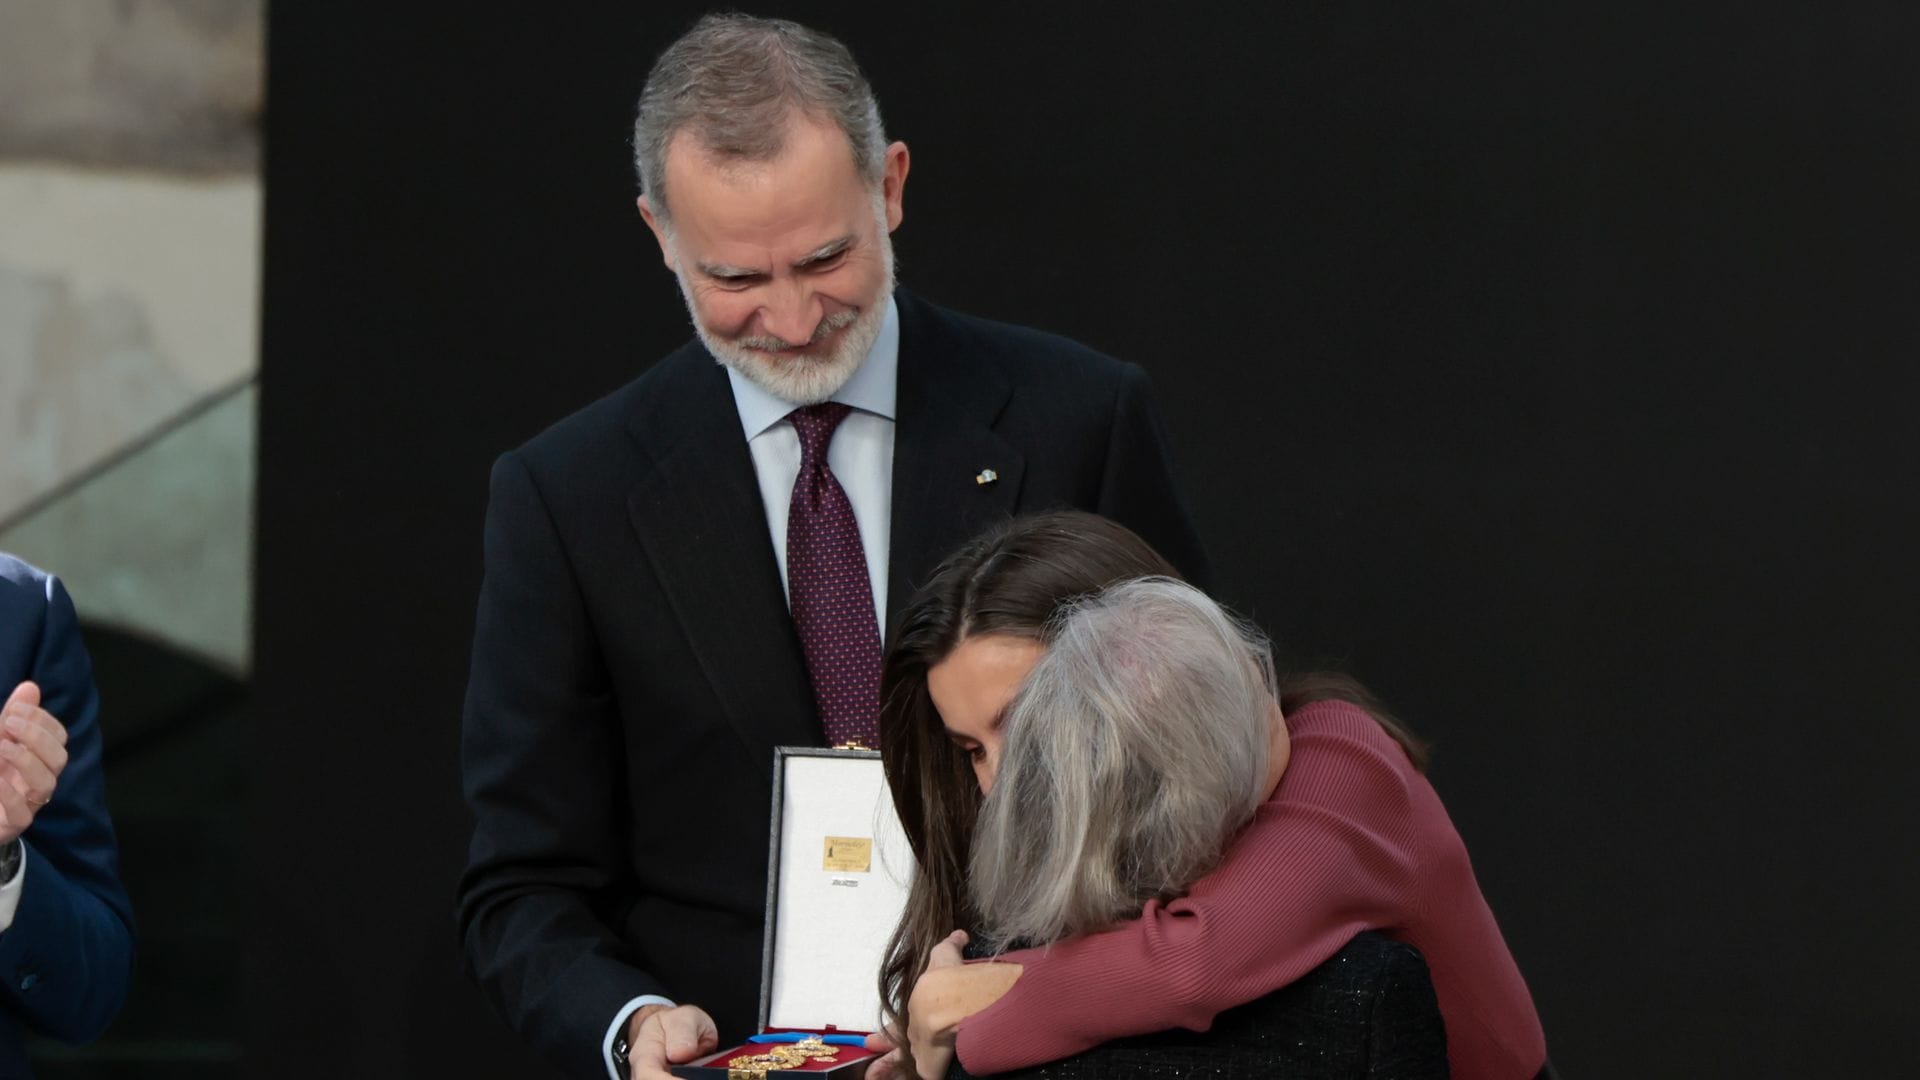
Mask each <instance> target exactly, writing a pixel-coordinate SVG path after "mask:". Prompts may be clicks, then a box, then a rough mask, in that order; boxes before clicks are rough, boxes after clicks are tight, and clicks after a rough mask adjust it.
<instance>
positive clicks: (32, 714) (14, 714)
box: [0, 707, 67, 764]
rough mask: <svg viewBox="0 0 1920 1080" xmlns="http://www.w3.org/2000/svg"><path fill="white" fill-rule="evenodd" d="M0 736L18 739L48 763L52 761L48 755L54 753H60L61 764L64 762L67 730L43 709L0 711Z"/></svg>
mask: <svg viewBox="0 0 1920 1080" xmlns="http://www.w3.org/2000/svg"><path fill="white" fill-rule="evenodd" d="M0 734H5V735H7V736H10V737H12V738H15V739H19V740H20V741H21V742H23V743H26V744H27V745H29V746H31V747H33V750H34V753H36V754H39V755H40V756H41V757H43V758H47V759H48V761H49V762H51V760H52V759H51V758H50V757H49V755H50V754H51V753H52V752H54V751H58V752H59V753H60V755H61V762H62V763H63V764H64V763H65V761H66V756H65V755H66V746H67V729H66V728H65V727H64V726H62V725H61V723H60V721H59V720H57V719H55V718H54V715H53V714H52V713H50V712H48V711H47V710H45V709H42V708H38V707H36V708H31V709H8V710H4V711H0Z"/></svg>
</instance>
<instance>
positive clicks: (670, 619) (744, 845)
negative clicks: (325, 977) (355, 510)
mask: <svg viewBox="0 0 1920 1080" xmlns="http://www.w3.org/2000/svg"><path fill="white" fill-rule="evenodd" d="M634 145H635V151H636V156H637V159H638V165H639V171H640V174H641V185H642V190H643V195H642V196H641V198H640V212H641V214H642V216H643V217H644V218H645V219H646V221H647V223H648V225H649V226H650V227H651V228H652V229H653V231H654V234H655V236H656V238H657V239H658V241H659V245H660V250H661V254H662V257H663V259H664V261H665V263H666V265H667V266H668V268H669V269H670V270H672V271H673V273H674V274H675V276H676V277H677V278H678V280H679V283H680V286H681V292H682V295H683V297H684V299H685V300H686V303H687V307H688V310H689V312H690V314H691V316H692V320H693V324H694V328H695V330H696V333H697V337H698V340H696V341H694V342H690V343H688V344H687V345H686V346H685V347H683V348H681V349H680V350H678V351H676V352H674V353H673V354H671V355H669V356H668V357H666V358H665V359H664V360H662V361H661V362H660V363H658V364H657V365H655V366H654V367H653V368H652V369H651V370H650V371H648V372H647V373H646V374H644V375H643V376H641V377H640V378H639V379H637V380H635V381H634V382H633V383H631V384H629V385H628V386H626V387H625V388H623V389H621V390H618V391H616V392H615V393H613V394H612V395H610V396H608V397H607V398H605V399H603V400H601V401H599V402H597V403H595V404H593V405H591V406H589V407H587V408H586V409H584V410H582V411H581V412H579V413H576V414H575V415H573V416H571V417H569V418H567V419H566V420H563V421H561V422H560V423H559V424H557V425H555V426H554V427H552V428H551V429H549V430H548V431H546V432H545V433H543V434H541V435H540V436H538V437H537V438H535V439H534V440H533V441H531V442H529V443H528V444H526V445H525V446H523V447H521V448H520V449H518V450H515V451H512V452H510V453H508V454H506V455H504V456H502V457H501V458H500V460H499V461H498V463H496V465H495V467H494V471H493V481H492V494H491V501H490V505H489V508H488V512H487V526H486V556H485V558H486V573H485V580H484V583H483V585H482V587H481V596H480V604H479V613H478V618H477V624H476V629H475V639H474V652H473V666H472V672H471V675H470V682H469V685H468V695H467V708H466V714H465V737H464V744H463V757H464V779H465V787H466V793H467V799H468V803H469V805H470V807H471V808H472V810H473V812H474V816H475V819H476V826H475V830H474V836H473V842H472V847H471V851H470V858H469V863H468V868H467V872H466V874H465V876H464V878H463V880H462V884H461V896H460V909H459V921H460V927H461V933H462V935H463V938H464V941H465V945H466V950H467V956H468V959H469V963H470V965H471V967H472V969H473V972H474V974H475V976H476V978H477V979H478V981H479V983H480V985H481V987H482V989H483V990H484V991H485V993H486V994H487V995H488V997H489V998H490V999H491V1000H492V1002H493V1004H494V1006H495V1007H496V1009H498V1010H499V1011H500V1013H501V1014H502V1015H503V1016H504V1017H505V1018H506V1019H507V1020H508V1022H509V1023H511V1024H512V1025H513V1026H514V1027H515V1028H516V1029H517V1030H519V1031H520V1032H521V1034H522V1035H523V1036H524V1037H526V1038H527V1039H528V1040H529V1041H530V1042H532V1043H534V1044H535V1045H536V1046H537V1047H538V1048H539V1049H540V1050H541V1051H542V1052H543V1053H544V1054H545V1055H546V1056H547V1057H549V1058H550V1059H551V1060H553V1061H554V1062H555V1063H556V1064H559V1065H561V1066H562V1067H564V1068H565V1069H567V1070H568V1072H569V1074H570V1075H574V1076H579V1077H583V1078H584V1077H596V1076H603V1075H612V1076H615V1077H616V1078H619V1080H624V1078H625V1077H626V1076H627V1075H628V1074H629V1068H630V1070H631V1075H632V1076H635V1077H646V1078H654V1077H658V1076H663V1075H665V1073H664V1070H665V1068H666V1066H667V1064H668V1063H669V1062H670V1061H685V1060H688V1059H690V1058H691V1057H693V1056H695V1055H696V1054H697V1053H699V1052H703V1051H705V1050H707V1049H711V1048H712V1047H713V1044H714V1043H715V1041H716V1033H715V1027H716V1025H717V1026H718V1027H719V1028H720V1029H723V1030H725V1031H726V1032H727V1033H728V1036H729V1037H730V1038H731V1037H738V1036H739V1035H741V1034H743V1033H744V1032H746V1031H747V1030H749V1029H750V1028H751V1027H752V1025H753V1023H754V1019H755V1017H754V1011H755V1002H756V993H757V983H758V974H759V970H760V946H761V932H762V921H763V912H764V902H765V890H766V844H767V828H768V816H769V810H768V806H769V800H770V794H771V789H770V784H771V771H772V761H773V748H774V747H775V746H779V745H819V744H821V743H822V742H823V741H824V742H828V743H834V744H838V743H842V742H846V741H861V742H864V743H865V744H866V745H869V746H871V745H874V744H875V739H876V736H875V733H874V732H875V729H874V717H875V714H876V712H877V708H878V696H877V693H878V685H879V661H880V641H881V633H880V630H881V628H882V627H883V626H884V625H885V623H886V619H885V618H884V615H885V613H889V612H892V611H895V610H897V609H898V608H899V607H900V606H902V605H903V604H904V603H905V601H906V599H907V597H908V595H909V594H910V593H911V591H912V590H913V589H914V588H915V587H916V585H917V584H918V583H919V582H920V580H921V579H922V577H923V576H924V575H925V574H926V573H927V572H928V571H930V570H931V569H932V568H933V566H934V565H935V563H936V562H937V561H938V560H939V559H940V557H941V556H943V555H944V554H945V553H946V552H947V551H948V550H949V549H951V548H953V547H955V546H957V545H958V544H959V543H961V542H962V541H964V540H966V539H967V538H968V537H970V536H971V535H973V534H974V533H975V532H977V531H979V530H980V529H982V528H984V527H985V526H987V525H989V524H991V523H993V522H994V521H996V520H998V519H1000V518H1003V517H1005V516H1007V515H1010V514H1015V513H1020V512H1024V511H1032V510H1040V509H1045V508H1050V507H1057V506H1073V507H1079V508H1083V509H1088V510H1093V511H1096V512H1099V513H1102V514H1106V515H1108V516H1110V517H1114V518H1116V519H1118V520H1120V521H1122V522H1124V523H1126V524H1127V525H1129V526H1130V527H1132V528H1133V529H1134V530H1135V531H1137V532H1139V533H1141V534H1142V535H1143V536H1145V537H1146V538H1147V539H1148V540H1149V541H1150V542H1152V543H1153V544H1154V545H1155V546H1156V547H1158V548H1159V549H1160V550H1162V551H1164V552H1166V553H1167V554H1168V555H1169V556H1170V557H1171V558H1172V559H1173V560H1174V561H1175V562H1176V563H1177V564H1179V565H1180V566H1181V569H1182V570H1183V571H1184V572H1186V573H1187V574H1189V575H1197V576H1204V573H1205V567H1204V565H1203V564H1202V558H1201V554H1200V550H1199V544H1198V542H1197V540H1196V538H1195V536H1194V532H1193V529H1192V527H1191V525H1190V523H1189V521H1188V519H1187V517H1186V514H1185V512H1184V510H1183V509H1182V507H1181V504H1180V500H1179V498H1178V497H1177V496H1176V494H1175V491H1174V488H1173V480H1172V476H1171V471H1170V467H1169V464H1168V460H1167V452H1166V445H1165V436H1164V432H1163V429H1162V426H1161V423H1160V420H1159V417H1158V414H1157V413H1156V411H1155V409H1154V406H1153V404H1152V402H1151V399H1150V396H1149V393H1148V389H1147V385H1146V380H1145V377H1144V375H1143V374H1142V373H1141V372H1140V370H1139V369H1138V368H1134V367H1131V366H1129V365H1123V364H1120V363H1118V362H1116V361H1114V360H1111V359H1109V358H1107V357H1104V356H1101V355H1099V354H1098V353H1095V352H1093V351H1092V350H1090V349H1087V348H1085V347H1083V346H1080V345H1077V344H1075V343H1073V342H1071V341H1067V340H1065V339H1063V338H1059V337H1055V336H1052V335H1048V334H1044V333H1040V332H1037V331H1033V330H1026V329H1021V328H1018V327H1012V326H1006V325H1001V324H997V323H992V322H988V321H985V320H982V319H976V318H971V317H968V316H965V315H960V314H957V313H955V312H951V311H947V310H944V309H942V308H940V307H937V306H935V305H934V304H932V303H929V302H928V301H926V300H923V299H921V298H919V297H916V296H914V295H912V294H911V293H909V292H906V291H905V290H896V289H895V287H894V282H893V259H892V249H891V244H890V241H889V234H890V233H891V232H892V230H893V229H894V228H896V227H898V225H899V224H900V221H901V218H902V191H903V188H904V185H905V182H906V176H907V168H908V155H907V148H906V146H905V145H904V144H902V143H898V142H893V143H889V142H887V140H886V139H885V137H884V135H883V134H882V131H881V126H880V116H879V110H878V107H877V105H876V104H875V102H874V100H873V95H872V92H871V90H870V89H868V87H867V84H866V81H865V78H864V76H862V75H861V73H860V71H859V68H858V66H857V65H855V63H854V62H853V59H852V57H851V56H850V55H849V54H848V53H847V51H846V49H845V47H844V46H842V45H840V43H838V42H837V41H834V40H833V39H831V38H828V37H826V36H825V35H822V34H818V33H815V32H813V31H810V30H807V29H805V28H803V27H800V26H797V25H794V24H792V23H784V22H777V21H771V20H761V19H753V18H748V17H745V16H719V17H709V18H708V19H705V20H703V21H702V22H701V23H700V24H699V25H698V26H696V27H695V28H694V29H693V30H692V31H691V32H689V33H688V34H687V35H686V36H684V37H683V38H681V39H680V40H679V41H678V42H676V43H675V44H674V45H673V46H672V47H670V48H669V49H668V50H667V52H666V53H664V54H663V55H662V56H661V58H660V60H659V61H658V62H657V63H656V65H655V66H654V69H653V72H652V73H651V74H650V76H649V78H648V80H647V87H646V90H645V91H644V92H643V95H642V97H641V102H640V110H639V119H638V120H637V122H636V125H635V133H634ZM669 206H670V207H671V211H669ZM716 360H717V361H719V363H718V364H716V363H715V361H716ZM629 1054H630V1055H631V1058H632V1064H631V1066H630V1067H629V1065H628V1062H627V1058H628V1056H629Z"/></svg>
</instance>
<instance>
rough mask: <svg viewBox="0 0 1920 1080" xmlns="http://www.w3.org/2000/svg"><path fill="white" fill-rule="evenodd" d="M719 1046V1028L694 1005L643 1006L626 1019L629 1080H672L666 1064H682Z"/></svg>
mask: <svg viewBox="0 0 1920 1080" xmlns="http://www.w3.org/2000/svg"><path fill="white" fill-rule="evenodd" d="M718 1049H720V1032H719V1029H717V1028H715V1027H714V1026H713V1017H711V1016H708V1015H707V1013H706V1010H704V1009H702V1008H700V1007H699V1006H697V1005H676V1006H673V1007H671V1008H669V1007H667V1006H665V1005H642V1006H641V1007H640V1008H639V1009H637V1010H635V1011H634V1014H633V1016H632V1018H631V1019H629V1020H628V1021H627V1061H628V1063H629V1066H630V1068H631V1070H632V1071H631V1072H630V1073H629V1074H628V1075H629V1076H631V1077H632V1080H673V1074H672V1073H671V1072H669V1071H667V1070H668V1067H669V1066H673V1065H684V1064H686V1063H687V1062H689V1061H692V1060H693V1059H694V1058H697V1057H699V1056H700V1055H702V1054H711V1053H713V1052H714V1051H715V1050H718Z"/></svg>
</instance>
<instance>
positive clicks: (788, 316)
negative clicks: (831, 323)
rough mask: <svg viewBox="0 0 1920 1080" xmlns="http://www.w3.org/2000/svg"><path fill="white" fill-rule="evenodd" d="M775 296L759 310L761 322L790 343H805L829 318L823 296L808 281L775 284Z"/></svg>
mask: <svg viewBox="0 0 1920 1080" xmlns="http://www.w3.org/2000/svg"><path fill="white" fill-rule="evenodd" d="M773 292H774V295H773V296H771V297H769V298H768V300H767V304H766V306H765V307H763V308H761V309H760V321H761V324H762V326H763V328H764V329H765V330H766V332H767V333H769V334H772V335H773V336H774V337H777V338H779V339H780V340H781V341H784V342H786V343H787V344H789V345H794V346H801V345H806V344H807V343H808V342H811V341H812V340H813V332H814V330H816V329H817V328H818V327H819V326H820V320H821V319H823V318H825V317H826V309H825V307H824V306H823V305H822V304H821V303H820V298H819V297H818V296H816V295H814V292H813V290H812V289H810V288H808V287H807V286H806V284H805V283H803V282H799V281H794V282H790V283H787V284H785V285H775V286H774V290H773Z"/></svg>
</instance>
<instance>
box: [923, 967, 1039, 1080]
mask: <svg viewBox="0 0 1920 1080" xmlns="http://www.w3.org/2000/svg"><path fill="white" fill-rule="evenodd" d="M966 944H967V933H966V931H964V930H955V931H954V932H953V933H951V934H948V935H947V937H946V940H944V941H942V942H941V943H940V944H938V945H935V946H934V947H933V948H931V949H929V950H927V970H926V971H925V972H924V973H923V974H922V975H921V976H920V981H919V982H916V983H914V984H913V995H912V996H911V997H910V998H908V999H907V1043H908V1045H909V1046H911V1047H912V1049H913V1064H914V1068H915V1069H916V1070H917V1071H918V1073H919V1075H920V1080H940V1078H941V1077H943V1076H945V1075H947V1067H948V1066H950V1065H951V1064H953V1040H954V1037H955V1035H957V1034H958V1033H959V1030H960V1021H962V1020H965V1019H966V1018H967V1017H969V1016H972V1015H973V1014H974V1013H977V1012H979V1011H980V1010H981V1009H984V1008H986V1007H987V1006H989V1005H991V1004H993V1003H994V1002H996V1001H999V1000H1000V998H1001V996H1002V995H1004V994H1005V993H1006V992H1007V991H1008V990H1010V989H1012V988H1013V984H1014V982H1015V980H1017V979H1019V978H1020V971H1021V968H1020V965H1019V964H999V963H994V964H969V963H966V962H965V960H964V959H962V957H961V954H960V950H961V949H963V948H965V947H966Z"/></svg>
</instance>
